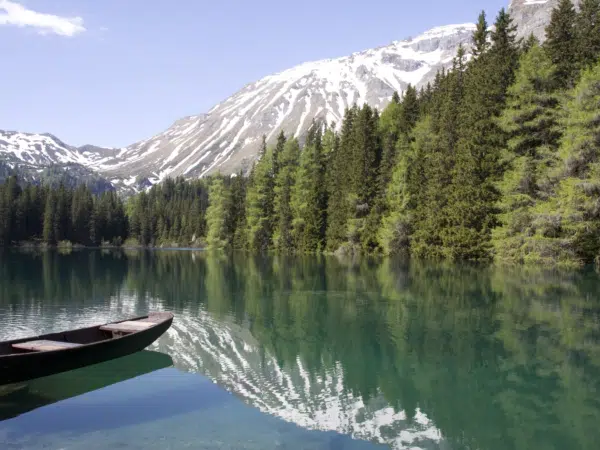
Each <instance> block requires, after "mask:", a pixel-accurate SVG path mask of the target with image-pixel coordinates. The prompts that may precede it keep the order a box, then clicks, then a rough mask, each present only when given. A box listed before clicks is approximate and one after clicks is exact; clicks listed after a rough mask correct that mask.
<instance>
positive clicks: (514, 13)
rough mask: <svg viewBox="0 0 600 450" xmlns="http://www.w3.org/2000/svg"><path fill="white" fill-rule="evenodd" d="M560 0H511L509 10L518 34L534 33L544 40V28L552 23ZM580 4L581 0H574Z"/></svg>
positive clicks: (524, 35)
mask: <svg viewBox="0 0 600 450" xmlns="http://www.w3.org/2000/svg"><path fill="white" fill-rule="evenodd" d="M558 3H559V0H511V2H510V5H509V8H508V10H509V12H510V15H511V17H512V18H513V20H514V21H515V24H516V25H517V35H518V36H519V37H522V38H525V37H527V36H529V35H530V34H532V33H533V34H534V36H536V37H537V38H538V39H539V40H540V41H544V40H545V38H546V33H545V31H544V29H545V28H546V25H548V23H550V16H551V14H552V10H553V9H554V8H555V7H556V6H557V5H558ZM573 3H574V4H575V5H576V6H577V5H579V0H573Z"/></svg>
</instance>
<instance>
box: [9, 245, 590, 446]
mask: <svg viewBox="0 0 600 450" xmlns="http://www.w3.org/2000/svg"><path fill="white" fill-rule="evenodd" d="M3 257H4V258H5V259H6V258H8V257H10V261H11V264H1V265H0V319H2V320H3V323H7V324H8V325H9V327H8V331H7V330H6V329H2V330H0V338H7V337H12V336H14V335H15V334H16V335H28V334H30V333H31V332H34V331H35V332H36V333H38V332H45V331H49V330H52V329H68V328H71V327H72V326H80V325H85V324H87V323H98V322H103V321H107V320H113V319H115V318H121V317H124V316H129V315H132V314H139V313H144V312H146V311H148V310H150V309H165V310H170V311H173V312H175V314H176V319H175V321H174V324H173V326H172V328H171V329H170V330H169V331H168V332H167V334H166V335H164V336H163V337H162V338H161V339H160V340H159V341H158V342H157V343H156V344H155V345H154V346H152V347H151V348H152V349H153V350H158V351H159V352H162V353H165V354H168V355H170V356H171V357H172V358H173V361H174V364H175V367H176V368H178V369H180V370H183V371H186V372H193V373H198V374H201V375H204V376H206V377H208V378H210V379H211V380H213V381H215V382H216V383H218V385H219V386H222V387H224V388H226V389H227V390H229V391H230V392H231V393H233V394H234V395H236V396H237V397H238V398H240V399H242V400H243V401H244V402H245V403H247V404H249V405H251V406H253V407H255V408H257V409H258V410H260V411H262V412H264V413H267V414H269V415H272V416H275V417H279V418H281V419H283V420H285V421H288V422H290V423H294V424H297V425H299V426H301V427H303V428H306V429H313V430H322V431H335V432H337V433H340V434H343V435H350V436H353V437H355V438H357V439H362V440H365V441H371V442H376V443H382V444H387V445H389V446H391V447H393V448H426V449H434V448H445V449H464V448H478V449H490V450H496V449H498V450H500V449H503V450H504V449H531V448H540V449H541V448H544V449H564V448H577V449H595V448H596V442H597V441H598V440H599V438H600V432H599V431H598V427H597V423H598V420H599V419H600V399H599V398H598V397H597V395H596V392H597V391H598V388H599V387H600V386H599V383H600V377H599V376H598V375H600V374H599V368H600V345H599V344H598V338H599V336H600V329H599V321H598V318H599V313H600V303H599V301H598V299H597V286H598V282H599V281H600V278H599V276H598V274H596V273H595V272H593V271H591V270H584V271H578V272H547V271H534V270H524V269H522V268H519V269H513V270H511V269H500V268H482V267H467V266H465V267H457V266H433V265H431V266H428V265H421V264H416V263H411V264H408V263H403V262H395V261H391V260H383V261H374V260H368V259H365V260H359V261H352V262H344V261H340V260H337V259H335V258H318V257H295V258H291V257H249V256H247V255H232V256H224V255H212V254H208V253H204V252H166V251H165V252H116V253H115V252H104V253H102V252H99V251H96V252H83V251H82V252H74V253H72V254H69V255H59V254H56V253H51V252H49V253H44V254H30V255H23V254H15V253H12V254H10V256H7V255H4V256H3ZM0 262H1V260H0ZM182 392H183V391H182ZM173 413H174V412H173Z"/></svg>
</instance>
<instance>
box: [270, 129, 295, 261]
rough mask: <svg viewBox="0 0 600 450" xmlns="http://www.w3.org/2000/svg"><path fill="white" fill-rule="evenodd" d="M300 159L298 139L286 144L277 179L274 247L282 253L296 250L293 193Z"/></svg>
mask: <svg viewBox="0 0 600 450" xmlns="http://www.w3.org/2000/svg"><path fill="white" fill-rule="evenodd" d="M299 157H300V145H299V144H298V141H297V140H296V139H290V140H288V141H287V142H286V143H285V146H284V149H283V151H282V153H281V155H280V161H281V165H280V170H279V173H278V174H277V177H276V178H275V206H274V212H275V231H274V233H273V245H274V247H275V248H276V249H278V250H281V251H292V250H294V248H295V246H294V239H293V233H292V223H293V220H294V213H293V210H292V204H291V203H292V193H293V190H294V184H295V181H296V171H297V167H298V161H299Z"/></svg>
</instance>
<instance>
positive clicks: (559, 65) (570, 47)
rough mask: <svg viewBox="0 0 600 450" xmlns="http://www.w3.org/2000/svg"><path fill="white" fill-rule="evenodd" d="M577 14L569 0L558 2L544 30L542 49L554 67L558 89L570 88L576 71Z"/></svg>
mask: <svg viewBox="0 0 600 450" xmlns="http://www.w3.org/2000/svg"><path fill="white" fill-rule="evenodd" d="M576 19H577V13H576V12H575V7H574V6H573V2H572V1H571V0H560V1H559V2H558V5H557V6H556V8H554V10H552V15H551V18H550V23H549V24H548V27H547V28H546V42H545V43H544V47H545V49H546V51H547V52H548V56H549V57H550V61H552V63H553V64H554V65H555V66H556V73H555V78H556V83H557V86H558V87H561V88H568V87H572V86H573V84H574V82H575V78H576V74H577V69H578V61H577V58H578V54H577V51H576V48H577V42H576V41H577V35H576V31H575V22H576Z"/></svg>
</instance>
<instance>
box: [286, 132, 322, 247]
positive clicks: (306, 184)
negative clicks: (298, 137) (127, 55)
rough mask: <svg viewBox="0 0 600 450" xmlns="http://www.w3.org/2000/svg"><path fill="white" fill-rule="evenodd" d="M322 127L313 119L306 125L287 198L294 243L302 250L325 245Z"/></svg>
mask: <svg viewBox="0 0 600 450" xmlns="http://www.w3.org/2000/svg"><path fill="white" fill-rule="evenodd" d="M322 128H323V127H322V124H321V123H320V122H316V121H313V123H312V125H311V127H310V128H309V132H308V136H307V139H306V144H305V146H304V149H303V150H302V153H301V155H300V165H299V167H298V172H297V175H296V182H295V184H294V189H293V191H292V195H291V200H290V202H291V207H292V211H293V214H294V221H293V228H292V235H293V240H294V245H295V247H296V248H297V250H298V251H300V252H303V253H307V252H315V251H321V250H323V248H324V245H325V232H326V226H327V222H326V221H327V210H326V209H327V186H326V182H325V180H326V176H325V164H324V152H323V141H322V138H323V136H322Z"/></svg>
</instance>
